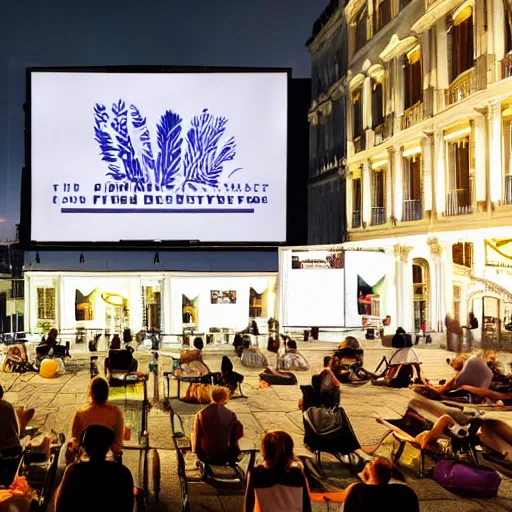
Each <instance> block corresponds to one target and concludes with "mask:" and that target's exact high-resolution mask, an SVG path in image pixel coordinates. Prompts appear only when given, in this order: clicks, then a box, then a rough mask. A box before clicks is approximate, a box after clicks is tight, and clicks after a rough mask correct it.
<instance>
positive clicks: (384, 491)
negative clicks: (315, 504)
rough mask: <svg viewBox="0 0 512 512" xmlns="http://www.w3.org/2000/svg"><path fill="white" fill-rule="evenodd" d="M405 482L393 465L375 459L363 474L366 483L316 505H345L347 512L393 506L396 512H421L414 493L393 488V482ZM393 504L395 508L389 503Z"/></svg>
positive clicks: (380, 458) (362, 478)
mask: <svg viewBox="0 0 512 512" xmlns="http://www.w3.org/2000/svg"><path fill="white" fill-rule="evenodd" d="M393 477H394V478H395V479H397V480H401V481H403V480H404V479H403V476H402V475H401V474H400V473H399V472H397V471H396V470H395V469H394V468H393V465H392V464H391V462H389V461H388V460H387V459H384V458H383V457H376V458H375V459H372V460H371V461H370V462H368V464H366V466H365V467H364V470H363V472H362V473H361V474H360V478H361V480H362V482H357V483H354V484H351V485H349V486H348V487H347V488H346V489H345V490H344V491H342V492H334V493H324V494H322V495H321V496H316V495H315V494H314V495H313V496H312V499H313V500H314V501H319V499H318V498H320V499H322V500H323V499H325V498H326V499H327V500H328V501H330V498H331V496H330V495H331V494H332V501H334V502H336V503H345V509H347V510H348V509H350V510H360V511H367V510H368V511H370V510H372V511H373V510H383V509H386V508H387V506H388V505H390V509H391V510H393V512H419V502H418V497H417V496H416V494H415V493H414V491H413V490H412V489H411V488H409V487H407V486H405V485H402V484H390V482H391V479H392V478H393ZM389 501H392V502H393V503H392V505H391V504H390V503H389Z"/></svg>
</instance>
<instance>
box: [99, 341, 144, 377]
mask: <svg viewBox="0 0 512 512" xmlns="http://www.w3.org/2000/svg"><path fill="white" fill-rule="evenodd" d="M138 366H139V363H138V361H137V359H135V358H134V357H133V353H132V351H131V350H128V349H121V338H120V337H119V335H118V334H116V335H115V336H114V337H113V338H112V341H111V342H110V350H109V353H108V357H107V358H106V359H105V375H107V374H108V373H109V372H112V371H114V370H117V371H124V372H127V373H132V372H136V371H137V368H138Z"/></svg>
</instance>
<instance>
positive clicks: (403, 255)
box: [394, 244, 414, 332]
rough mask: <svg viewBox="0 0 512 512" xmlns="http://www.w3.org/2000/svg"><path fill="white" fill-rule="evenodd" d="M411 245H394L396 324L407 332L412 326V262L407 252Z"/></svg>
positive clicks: (409, 250)
mask: <svg viewBox="0 0 512 512" xmlns="http://www.w3.org/2000/svg"><path fill="white" fill-rule="evenodd" d="M412 249H413V247H410V246H407V245H399V244H397V245H395V246H394V252H395V258H396V259H395V275H396V296H397V301H396V309H397V325H398V326H399V327H403V328H404V329H405V330H406V331H407V332H411V331H412V330H413V328H414V320H413V315H414V309H413V298H414V297H413V290H412V264H411V262H410V261H409V253H410V252H411V250H412Z"/></svg>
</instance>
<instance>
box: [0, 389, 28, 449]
mask: <svg viewBox="0 0 512 512" xmlns="http://www.w3.org/2000/svg"><path fill="white" fill-rule="evenodd" d="M33 416H34V409H24V410H17V411H15V410H14V407H13V406H12V405H11V404H10V403H9V402H8V401H7V400H4V388H3V387H2V386H1V385H0V458H1V457H11V456H14V455H20V454H21V444H20V438H19V436H20V433H21V432H23V430H25V427H26V426H27V423H28V422H29V421H30V420H31V419H32V417H33Z"/></svg>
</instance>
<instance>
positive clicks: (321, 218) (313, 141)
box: [306, 0, 347, 244]
mask: <svg viewBox="0 0 512 512" xmlns="http://www.w3.org/2000/svg"><path fill="white" fill-rule="evenodd" d="M344 3H345V0H331V2H330V4H329V5H328V7H327V8H326V9H325V11H324V12H323V13H322V15H321V16H320V18H318V20H317V21H316V22H315V24H314V26H313V34H312V36H311V38H310V39H309V41H308V42H307V43H306V44H307V46H308V47H309V49H310V52H311V61H312V70H311V75H312V98H313V101H312V105H311V109H310V111H309V122H310V124H309V125H310V157H309V161H310V165H309V183H308V243H310V244H332V243H340V242H343V241H344V240H345V234H346V213H345V207H344V204H343V203H344V197H345V179H344V160H345V157H346V141H347V137H346V134H345V127H346V115H345V112H346V106H347V100H346V97H345V85H346V84H345V83H344V79H345V76H346V72H347V45H346V40H347V28H346V21H345V16H344V9H343V5H344Z"/></svg>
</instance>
